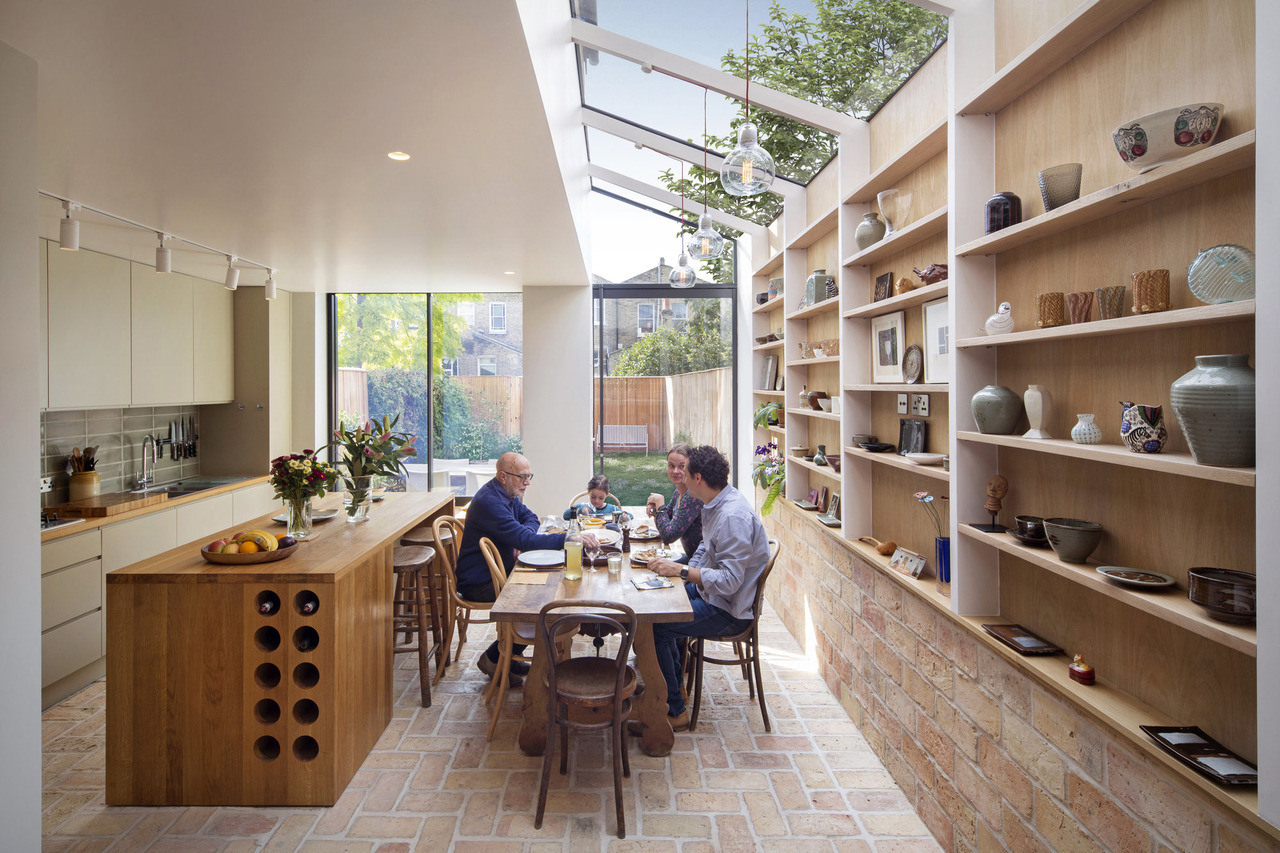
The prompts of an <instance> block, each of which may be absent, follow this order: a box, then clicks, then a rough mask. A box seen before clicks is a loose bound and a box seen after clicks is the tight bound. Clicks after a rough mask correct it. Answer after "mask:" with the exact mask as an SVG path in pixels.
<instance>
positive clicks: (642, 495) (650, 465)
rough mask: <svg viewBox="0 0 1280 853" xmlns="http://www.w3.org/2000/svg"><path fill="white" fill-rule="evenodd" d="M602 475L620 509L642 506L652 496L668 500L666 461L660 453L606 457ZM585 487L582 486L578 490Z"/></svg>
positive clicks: (668, 483) (608, 455)
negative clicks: (618, 502)
mask: <svg viewBox="0 0 1280 853" xmlns="http://www.w3.org/2000/svg"><path fill="white" fill-rule="evenodd" d="M597 470H600V469H599V465H598V463H597ZM602 473H603V474H604V475H605V476H606V477H608V478H609V491H611V492H613V494H614V495H615V496H616V497H617V498H618V500H620V501H622V505H623V506H644V502H645V501H646V500H648V499H649V495H651V494H653V493H654V492H657V493H658V494H660V495H663V496H664V497H666V499H667V500H670V499H671V492H672V490H673V487H672V485H671V481H670V480H668V479H667V457H666V455H665V454H663V453H658V452H652V453H649V455H647V456H646V455H645V454H643V453H606V454H605V456H604V468H603V471H602ZM586 487H587V484H586V483H583V484H582V488H584V489H585V488H586Z"/></svg>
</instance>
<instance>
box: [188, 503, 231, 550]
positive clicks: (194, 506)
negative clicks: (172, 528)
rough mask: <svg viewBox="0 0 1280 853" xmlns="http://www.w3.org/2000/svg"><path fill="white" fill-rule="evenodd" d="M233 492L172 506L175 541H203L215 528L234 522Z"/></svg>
mask: <svg viewBox="0 0 1280 853" xmlns="http://www.w3.org/2000/svg"><path fill="white" fill-rule="evenodd" d="M234 507H235V494H234V493H232V494H226V495H217V496H215V497H212V498H205V499H204V500H202V501H195V502H193V503H189V504H183V505H182V506H178V507H174V512H175V514H176V516H175V521H176V524H177V537H176V538H177V541H178V543H179V544H181V543H183V542H195V541H197V540H200V541H203V540H204V539H206V538H208V537H209V535H210V534H211V533H213V532H214V531H215V530H222V529H224V528H227V527H231V526H232V525H233V524H235V512H234Z"/></svg>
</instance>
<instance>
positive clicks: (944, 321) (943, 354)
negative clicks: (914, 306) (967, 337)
mask: <svg viewBox="0 0 1280 853" xmlns="http://www.w3.org/2000/svg"><path fill="white" fill-rule="evenodd" d="M948 303H949V299H948V298H947V297H945V296H944V297H943V298H942V299H935V300H934V301H933V302H926V303H925V304H924V306H923V312H924V344H925V345H924V381H925V382H926V383H940V382H947V381H948V380H949V379H950V378H951V320H950V317H949V314H948Z"/></svg>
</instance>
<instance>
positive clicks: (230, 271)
mask: <svg viewBox="0 0 1280 853" xmlns="http://www.w3.org/2000/svg"><path fill="white" fill-rule="evenodd" d="M235 264H236V256H235V255H227V281H226V287H227V290H235V289H236V287H238V286H239V284H240V270H239V269H237V268H236V265H235Z"/></svg>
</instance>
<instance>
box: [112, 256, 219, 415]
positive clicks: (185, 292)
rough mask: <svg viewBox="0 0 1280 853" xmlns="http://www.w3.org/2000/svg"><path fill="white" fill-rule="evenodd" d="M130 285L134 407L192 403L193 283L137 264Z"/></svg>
mask: <svg viewBox="0 0 1280 853" xmlns="http://www.w3.org/2000/svg"><path fill="white" fill-rule="evenodd" d="M130 280H131V283H132V287H131V293H130V308H131V316H132V329H133V335H132V344H133V345H132V359H131V361H132V372H131V375H132V383H131V385H132V401H133V405H135V406H157V405H167V404H182V403H190V402H192V401H193V400H194V399H195V391H194V380H195V365H194V348H193V332H194V325H195V315H194V313H193V311H194V307H193V280H192V278H191V277H190V276H186V275H182V274H181V273H158V272H156V271H155V268H154V267H149V266H145V265H143V264H139V263H134V264H130ZM224 289H225V288H224Z"/></svg>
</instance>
